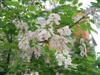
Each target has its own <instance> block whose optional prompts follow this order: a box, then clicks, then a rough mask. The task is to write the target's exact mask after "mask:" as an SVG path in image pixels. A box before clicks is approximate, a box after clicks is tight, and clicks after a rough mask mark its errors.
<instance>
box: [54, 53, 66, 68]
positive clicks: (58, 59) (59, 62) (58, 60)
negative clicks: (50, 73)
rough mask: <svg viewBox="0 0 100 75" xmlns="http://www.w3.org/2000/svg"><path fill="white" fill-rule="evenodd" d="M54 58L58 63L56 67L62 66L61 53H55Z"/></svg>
mask: <svg viewBox="0 0 100 75" xmlns="http://www.w3.org/2000/svg"><path fill="white" fill-rule="evenodd" d="M55 56H56V61H57V62H58V66H62V65H63V61H64V60H65V57H64V55H63V54H62V53H59V52H57V53H56V54H55Z"/></svg>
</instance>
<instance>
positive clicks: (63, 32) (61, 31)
mask: <svg viewBox="0 0 100 75" xmlns="http://www.w3.org/2000/svg"><path fill="white" fill-rule="evenodd" d="M57 32H58V33H59V34H60V35H61V36H70V35H71V33H72V32H71V30H70V29H69V26H65V27H63V28H60V29H58V30H57Z"/></svg>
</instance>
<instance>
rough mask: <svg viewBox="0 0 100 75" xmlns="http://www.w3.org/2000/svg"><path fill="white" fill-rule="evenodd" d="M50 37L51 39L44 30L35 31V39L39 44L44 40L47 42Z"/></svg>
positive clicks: (48, 33)
mask: <svg viewBox="0 0 100 75" xmlns="http://www.w3.org/2000/svg"><path fill="white" fill-rule="evenodd" d="M50 37H51V34H50V32H48V31H47V30H45V29H38V30H36V39H37V40H38V41H40V42H41V41H45V40H48V39H49V38H50Z"/></svg>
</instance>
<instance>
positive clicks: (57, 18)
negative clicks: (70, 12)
mask: <svg viewBox="0 0 100 75" xmlns="http://www.w3.org/2000/svg"><path fill="white" fill-rule="evenodd" d="M60 20H61V18H60V16H59V15H58V14H55V13H52V14H50V15H49V17H48V20H47V24H48V25H49V24H51V23H53V22H54V23H55V24H56V25H59V24H60V22H59V21H60Z"/></svg>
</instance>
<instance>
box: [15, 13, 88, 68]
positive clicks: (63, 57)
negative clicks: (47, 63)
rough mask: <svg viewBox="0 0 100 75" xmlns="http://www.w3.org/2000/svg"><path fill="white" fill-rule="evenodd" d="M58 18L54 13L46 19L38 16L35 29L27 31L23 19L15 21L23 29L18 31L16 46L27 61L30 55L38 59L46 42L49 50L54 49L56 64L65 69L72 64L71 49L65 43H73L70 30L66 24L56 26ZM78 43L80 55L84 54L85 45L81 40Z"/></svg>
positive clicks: (58, 23)
mask: <svg viewBox="0 0 100 75" xmlns="http://www.w3.org/2000/svg"><path fill="white" fill-rule="evenodd" d="M60 20H61V18H60V16H59V15H58V14H55V13H52V14H50V15H49V16H48V18H47V19H45V18H44V17H38V18H37V19H36V26H37V29H36V30H35V31H28V27H25V26H26V24H25V23H24V22H23V21H21V23H20V22H19V21H18V23H16V27H17V28H18V29H20V30H23V29H22V27H24V30H25V31H24V33H23V32H22V31H20V33H19V36H18V39H19V45H18V46H19V49H21V50H22V51H23V52H24V53H26V57H28V61H29V60H30V58H31V57H32V56H34V57H35V58H36V59H39V57H40V56H41V54H42V49H43V48H44V47H46V45H47V44H48V48H49V50H56V53H55V59H56V61H57V64H58V66H64V68H65V69H68V68H69V66H73V64H72V59H71V52H72V50H71V48H69V47H68V45H67V44H69V43H70V44H71V45H73V42H72V40H71V39H72V38H71V34H72V32H71V29H70V28H69V26H68V25H66V26H64V27H62V28H59V27H58V28H56V25H57V26H60ZM24 24H25V26H24ZM20 35H21V36H20ZM80 44H82V46H80V49H81V52H80V55H81V56H86V54H87V53H86V48H85V45H84V44H83V43H82V42H81V43H80ZM83 47H84V49H83ZM48 60H49V59H48Z"/></svg>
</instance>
